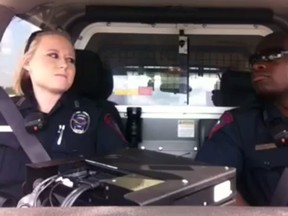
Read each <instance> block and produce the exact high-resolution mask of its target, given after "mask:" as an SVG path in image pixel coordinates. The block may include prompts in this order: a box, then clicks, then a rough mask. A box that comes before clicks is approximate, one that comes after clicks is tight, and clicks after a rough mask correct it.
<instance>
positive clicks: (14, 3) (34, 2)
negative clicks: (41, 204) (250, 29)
mask: <svg viewBox="0 0 288 216" xmlns="http://www.w3.org/2000/svg"><path fill="white" fill-rule="evenodd" d="M0 5H2V6H5V7H8V8H9V9H10V10H11V11H13V13H14V14H17V15H18V16H20V17H22V18H25V19H27V20H30V21H31V22H32V23H34V24H36V25H38V26H40V25H41V24H42V25H43V23H45V24H46V25H47V24H49V25H51V27H55V26H56V24H57V26H61V27H63V26H64V28H65V25H68V24H69V22H72V21H73V19H76V18H78V17H80V16H81V15H83V14H84V11H85V5H101V6H106V5H107V6H149V7H161V6H162V7H166V6H180V7H195V8H201V7H209V8H269V9H272V10H273V11H274V14H275V15H276V16H277V17H280V18H281V19H282V20H288V4H287V0H177V1H175V0H57V1H53V0H52V1H51V0H25V1H23V0H0ZM287 26H288V25H287Z"/></svg>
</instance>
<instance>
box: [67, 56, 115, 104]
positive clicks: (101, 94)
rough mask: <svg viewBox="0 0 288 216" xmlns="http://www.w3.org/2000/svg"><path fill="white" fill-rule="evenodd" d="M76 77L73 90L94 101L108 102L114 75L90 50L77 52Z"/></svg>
mask: <svg viewBox="0 0 288 216" xmlns="http://www.w3.org/2000/svg"><path fill="white" fill-rule="evenodd" d="M75 66H76V75H75V80H74V83H73V86H72V87H71V89H72V90H73V91H76V92H78V93H80V95H81V96H85V97H88V98H90V99H92V100H106V99H107V98H108V97H109V96H110V95H111V93H112V90H113V75H112V73H111V71H109V70H108V69H107V68H105V67H104V65H103V63H102V61H101V59H100V57H99V56H98V55H97V54H96V53H95V52H92V51H90V50H76V65H75Z"/></svg>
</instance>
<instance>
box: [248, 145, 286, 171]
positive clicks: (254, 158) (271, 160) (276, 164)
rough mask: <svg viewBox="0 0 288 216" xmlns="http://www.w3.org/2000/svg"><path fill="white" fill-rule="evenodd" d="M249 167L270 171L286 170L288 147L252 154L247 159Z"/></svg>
mask: <svg viewBox="0 0 288 216" xmlns="http://www.w3.org/2000/svg"><path fill="white" fill-rule="evenodd" d="M247 166H250V167H253V168H256V167H258V168H262V169H268V170H271V169H275V168H284V167H286V166H288V147H280V148H274V149H268V150H259V151H254V152H251V153H250V154H249V157H248V158H247Z"/></svg>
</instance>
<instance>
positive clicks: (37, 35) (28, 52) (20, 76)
mask: <svg viewBox="0 0 288 216" xmlns="http://www.w3.org/2000/svg"><path fill="white" fill-rule="evenodd" d="M48 35H59V36H62V37H64V38H66V39H67V40H68V41H69V42H70V43H71V44H72V41H71V38H70V36H69V35H68V34H67V33H65V32H62V31H61V32H60V31H56V30H54V31H53V30H51V31H37V32H34V33H32V34H31V35H30V37H29V39H28V41H27V43H26V46H25V50H24V54H23V56H22V58H21V60H20V62H19V63H18V65H17V68H16V71H15V82H14V91H15V94H16V95H24V94H27V93H28V92H31V91H33V87H32V82H31V79H30V76H29V73H28V71H27V70H26V69H25V68H24V65H25V63H27V61H29V60H30V59H31V58H32V56H33V55H34V53H35V51H36V49H37V47H38V45H39V42H40V40H41V38H42V37H43V36H48Z"/></svg>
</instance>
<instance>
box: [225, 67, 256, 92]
mask: <svg viewBox="0 0 288 216" xmlns="http://www.w3.org/2000/svg"><path fill="white" fill-rule="evenodd" d="M251 80H252V79H251V73H250V72H243V71H225V72H224V73H223V74H222V77H221V82H220V86H221V87H220V88H221V91H224V92H225V91H236V92H243V91H245V92H247V91H248V92H251V91H254V89H253V86H252V81H251Z"/></svg>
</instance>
